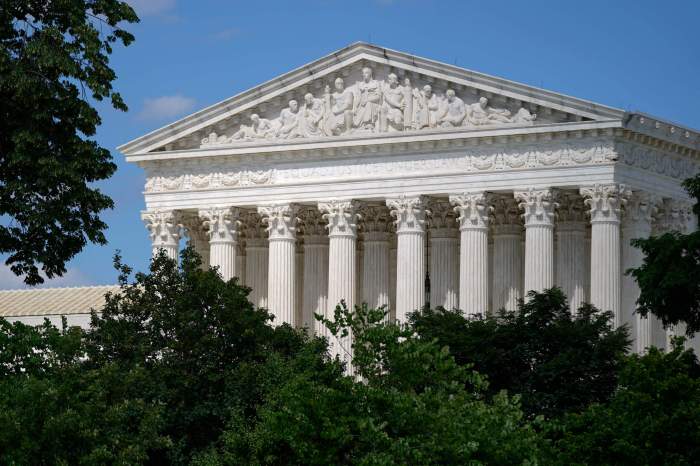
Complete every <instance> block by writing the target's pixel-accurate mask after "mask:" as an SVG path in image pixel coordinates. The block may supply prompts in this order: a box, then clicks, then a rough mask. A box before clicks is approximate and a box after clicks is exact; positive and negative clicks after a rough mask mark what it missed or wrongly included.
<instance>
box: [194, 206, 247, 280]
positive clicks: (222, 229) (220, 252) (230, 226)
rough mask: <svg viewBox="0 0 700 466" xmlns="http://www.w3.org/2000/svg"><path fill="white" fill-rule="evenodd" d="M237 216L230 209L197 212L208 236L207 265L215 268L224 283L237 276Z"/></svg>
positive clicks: (236, 210) (234, 211)
mask: <svg viewBox="0 0 700 466" xmlns="http://www.w3.org/2000/svg"><path fill="white" fill-rule="evenodd" d="M238 216H239V211H238V209H236V208H231V207H220V208H212V209H206V210H200V211H199V217H200V218H201V219H202V224H203V225H204V228H205V229H206V230H207V233H208V234H209V264H210V266H211V267H217V268H218V269H219V273H220V274H221V277H222V278H223V279H224V280H226V281H228V280H230V279H231V278H233V277H234V276H235V275H237V274H236V265H237V263H236V256H237V252H238V224H239V221H238Z"/></svg>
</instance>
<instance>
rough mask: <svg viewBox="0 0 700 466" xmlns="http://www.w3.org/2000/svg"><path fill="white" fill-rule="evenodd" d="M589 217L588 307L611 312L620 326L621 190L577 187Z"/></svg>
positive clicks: (618, 186) (600, 186)
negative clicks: (589, 264) (589, 292)
mask: <svg viewBox="0 0 700 466" xmlns="http://www.w3.org/2000/svg"><path fill="white" fill-rule="evenodd" d="M581 195H583V196H584V198H585V202H586V205H587V206H589V208H590V215H591V304H593V305H594V306H596V307H597V308H598V309H600V310H602V311H612V313H613V315H614V321H613V324H614V326H615V327H618V326H620V325H621V320H622V319H621V313H620V304H621V278H622V277H621V274H622V268H621V264H620V257H621V251H620V216H621V207H622V205H623V204H624V202H625V199H624V196H625V193H624V187H623V186H620V185H615V184H609V185H594V186H590V187H583V188H581Z"/></svg>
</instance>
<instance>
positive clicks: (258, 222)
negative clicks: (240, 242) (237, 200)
mask: <svg viewBox="0 0 700 466" xmlns="http://www.w3.org/2000/svg"><path fill="white" fill-rule="evenodd" d="M240 221H241V226H242V230H243V234H244V235H245V237H246V241H250V240H267V235H266V233H265V225H263V222H262V219H261V218H260V215H259V214H258V213H257V212H256V211H254V210H248V211H246V212H244V213H242V214H241V217H240Z"/></svg>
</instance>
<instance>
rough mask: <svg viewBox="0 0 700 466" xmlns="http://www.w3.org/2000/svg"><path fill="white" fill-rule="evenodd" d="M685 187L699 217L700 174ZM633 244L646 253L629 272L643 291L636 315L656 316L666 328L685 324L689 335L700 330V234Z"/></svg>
mask: <svg viewBox="0 0 700 466" xmlns="http://www.w3.org/2000/svg"><path fill="white" fill-rule="evenodd" d="M683 186H684V187H685V189H686V190H687V191H688V193H689V194H690V195H691V196H692V197H694V198H695V199H696V200H697V202H696V204H695V205H694V206H693V212H694V214H695V215H696V216H697V215H700V175H696V176H695V177H693V178H689V179H687V180H685V181H684V182H683ZM633 244H634V245H635V246H636V247H638V248H641V250H642V251H643V252H644V262H643V263H642V265H641V266H640V267H638V268H636V269H632V270H631V271H630V272H629V273H631V274H632V276H633V277H634V279H635V280H636V281H637V284H638V285H639V288H640V295H639V299H638V300H637V312H638V313H639V314H640V315H642V316H647V315H649V314H650V313H651V314H653V315H655V316H657V317H658V318H659V319H661V322H663V324H664V326H670V325H677V324H679V323H682V322H685V323H686V333H687V334H688V335H692V334H694V333H696V332H698V331H700V231H695V232H691V233H689V234H681V233H678V232H672V233H666V234H664V235H661V236H657V237H651V238H647V239H637V240H635V241H634V242H633Z"/></svg>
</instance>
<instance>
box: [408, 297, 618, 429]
mask: <svg viewBox="0 0 700 466" xmlns="http://www.w3.org/2000/svg"><path fill="white" fill-rule="evenodd" d="M611 320H612V316H611V314H610V313H602V312H599V311H598V310H597V309H596V308H594V307H593V306H591V305H587V304H586V305H583V306H582V307H581V308H580V309H579V310H578V312H577V313H576V314H575V315H573V314H572V313H571V311H570V310H569V304H568V302H567V300H566V297H565V296H564V295H563V293H562V292H561V290H559V289H558V288H552V289H549V290H545V291H544V292H543V293H535V292H530V294H529V295H528V299H527V301H526V302H520V304H519V306H518V310H517V311H513V312H509V311H506V310H501V311H499V312H498V313H496V314H494V315H486V316H475V317H465V316H463V315H462V313H461V312H460V311H456V310H455V311H447V310H445V309H437V310H429V309H428V310H424V311H422V312H416V313H414V314H412V315H411V316H410V321H411V324H412V325H413V326H414V327H415V329H416V332H417V333H418V334H419V335H420V336H421V337H423V338H424V339H427V340H432V339H434V340H435V341H437V342H438V343H439V344H440V345H442V346H445V347H447V348H449V351H450V354H452V355H453V356H454V358H455V360H456V361H457V363H458V364H460V365H470V366H473V367H474V369H475V370H476V371H477V372H479V373H480V374H483V375H485V376H486V377H487V379H488V381H489V393H490V394H492V395H494V394H497V393H498V392H499V391H501V390H507V391H508V392H509V393H512V394H519V395H520V396H521V399H522V406H523V410H524V411H525V413H526V414H528V415H529V416H531V417H534V416H537V415H544V416H546V417H556V416H560V415H561V414H563V413H565V412H568V411H577V410H582V409H584V408H585V407H586V406H588V405H589V404H590V403H592V402H595V401H605V400H606V399H607V398H608V397H609V396H610V395H611V394H612V392H613V390H614V389H615V386H616V384H617V374H618V371H619V370H620V367H621V365H622V363H623V356H624V354H625V352H626V351H627V349H628V347H629V344H630V341H629V338H628V336H627V329H626V328H619V329H612V328H611Z"/></svg>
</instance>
